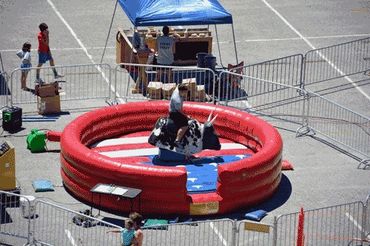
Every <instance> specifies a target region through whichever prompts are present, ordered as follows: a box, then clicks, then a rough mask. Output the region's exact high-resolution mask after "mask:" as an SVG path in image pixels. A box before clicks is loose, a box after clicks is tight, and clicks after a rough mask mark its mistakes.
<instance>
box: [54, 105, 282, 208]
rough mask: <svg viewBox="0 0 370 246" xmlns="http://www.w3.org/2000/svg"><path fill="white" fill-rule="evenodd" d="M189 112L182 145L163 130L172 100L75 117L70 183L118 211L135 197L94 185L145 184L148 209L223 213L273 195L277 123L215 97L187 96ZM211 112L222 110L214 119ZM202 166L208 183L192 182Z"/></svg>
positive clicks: (81, 195)
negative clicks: (203, 100)
mask: <svg viewBox="0 0 370 246" xmlns="http://www.w3.org/2000/svg"><path fill="white" fill-rule="evenodd" d="M184 112H185V113H186V114H187V115H189V116H190V117H191V118H192V119H194V120H190V121H189V124H190V125H189V130H188V132H187V133H186V135H185V137H184V138H183V140H182V142H181V146H174V145H173V144H172V142H171V137H168V136H169V135H168V134H165V133H163V132H161V131H162V130H163V127H164V126H170V124H167V122H166V119H165V118H163V117H165V116H167V115H168V101H147V102H135V103H128V104H121V105H115V106H110V107H106V108H102V109H98V110H94V111H91V112H88V113H85V114H83V115H81V116H80V117H78V118H76V119H75V120H74V121H72V122H71V123H70V124H68V125H67V126H66V127H65V129H64V130H63V132H62V134H61V137H60V145H61V157H60V159H61V175H62V179H63V182H64V185H65V187H66V189H67V190H68V191H69V192H70V193H71V194H72V195H73V196H74V197H76V198H77V199H79V200H81V201H82V202H85V203H88V204H92V205H93V206H95V207H99V208H101V209H103V210H107V211H113V212H115V213H118V214H125V213H128V212H130V209H131V206H130V205H131V203H130V202H131V201H129V200H126V199H117V197H116V196H112V195H105V194H102V195H100V197H99V198H98V199H93V196H92V194H91V192H90V190H91V189H92V188H93V187H94V186H95V185H96V184H98V183H103V184H114V185H117V186H125V187H132V188H138V189H141V190H142V193H141V197H140V207H136V206H135V208H134V209H135V210H140V212H141V213H142V214H167V215H208V214H223V213H228V212H232V211H235V210H237V209H241V208H247V207H250V206H253V205H255V204H258V203H260V202H262V201H264V200H266V199H268V198H269V197H270V196H272V195H273V193H274V192H275V190H276V189H277V187H278V185H279V183H280V180H281V162H282V140H281V137H280V135H279V133H278V132H277V130H276V129H275V128H273V127H272V126H271V125H270V124H268V123H267V122H265V121H263V120H261V119H259V118H257V117H255V116H253V115H250V114H248V113H246V112H243V111H239V110H237V109H233V108H229V107H224V106H215V105H213V104H206V103H195V102H185V103H184ZM212 112H213V115H214V116H216V115H217V118H215V119H213V121H212V120H211V119H210V118H209V116H210V114H211V113H212ZM153 127H154V130H153ZM167 128H169V127H167ZM167 130H168V129H167ZM172 137H173V136H172ZM208 140H210V141H208ZM148 141H149V143H148ZM113 142H115V143H113ZM209 142H211V143H209ZM153 145H155V146H157V147H159V148H160V151H159V149H158V148H157V147H154V146H153ZM203 149H204V150H203ZM209 149H210V150H209ZM198 152H199V153H198ZM171 153H172V154H173V155H172V154H171ZM191 168H193V169H191ZM198 168H201V170H203V174H202V175H203V176H204V178H206V179H207V178H208V180H206V181H204V182H203V183H204V187H207V188H205V189H202V188H200V187H203V185H202V183H200V184H198V185H192V182H195V180H198V179H199V180H201V176H202V175H199V177H198V176H197V177H193V176H191V175H194V173H195V172H196V169H198ZM204 170H205V172H204ZM210 177H213V178H212V180H209V178H210ZM207 184H211V186H207ZM212 185H213V186H212Z"/></svg>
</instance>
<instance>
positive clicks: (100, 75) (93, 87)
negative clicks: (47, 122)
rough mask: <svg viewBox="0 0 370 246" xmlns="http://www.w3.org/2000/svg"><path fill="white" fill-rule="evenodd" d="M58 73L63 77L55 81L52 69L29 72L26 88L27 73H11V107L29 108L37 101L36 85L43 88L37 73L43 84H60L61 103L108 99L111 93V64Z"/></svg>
mask: <svg viewBox="0 0 370 246" xmlns="http://www.w3.org/2000/svg"><path fill="white" fill-rule="evenodd" d="M55 69H56V71H57V72H58V74H62V75H64V77H62V78H54V72H53V68H52V67H41V68H40V69H38V68H35V67H32V68H30V69H29V70H28V72H27V77H26V79H25V82H24V85H22V81H21V80H22V76H25V75H24V74H25V72H26V71H25V70H22V69H20V68H19V69H15V70H14V71H13V72H12V73H11V85H10V93H11V102H12V104H29V103H35V102H36V101H37V97H36V95H35V88H36V85H39V84H40V83H36V73H37V71H38V70H39V73H40V78H41V80H42V82H44V83H54V82H58V85H59V95H60V99H61V100H62V101H69V100H86V99H107V98H109V97H110V93H112V91H111V78H110V75H111V68H110V66H109V65H108V64H82V65H70V66H56V67H55ZM22 74H23V75H22ZM24 86H25V87H24ZM22 87H24V88H22Z"/></svg>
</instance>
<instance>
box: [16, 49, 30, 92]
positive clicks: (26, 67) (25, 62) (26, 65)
mask: <svg viewBox="0 0 370 246" xmlns="http://www.w3.org/2000/svg"><path fill="white" fill-rule="evenodd" d="M17 56H18V57H19V58H20V59H21V60H22V61H21V66H20V67H21V69H22V76H21V88H22V90H25V91H29V90H30V89H29V88H28V87H27V85H26V83H27V75H28V72H29V71H30V67H32V64H31V44H30V43H29V42H25V43H24V44H23V46H22V49H21V50H19V51H18V52H17Z"/></svg>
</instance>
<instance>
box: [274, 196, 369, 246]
mask: <svg viewBox="0 0 370 246" xmlns="http://www.w3.org/2000/svg"><path fill="white" fill-rule="evenodd" d="M363 208H364V205H363V203H362V202H354V203H349V204H343V205H338V206H332V207H326V208H321V209H314V210H307V211H304V217H303V221H301V222H303V228H301V229H302V230H299V229H298V228H299V225H300V222H299V220H300V219H299V217H300V213H293V214H287V215H282V216H279V217H278V218H277V223H276V226H277V245H300V244H299V242H303V243H304V244H301V245H307V246H311V245H312V246H314V245H315V246H316V245H333V246H338V245H349V244H350V243H351V242H353V241H354V240H357V239H361V233H362V226H361V225H362V223H363V221H362V216H363V213H364V212H365V211H364V209H363ZM301 218H302V217H301Z"/></svg>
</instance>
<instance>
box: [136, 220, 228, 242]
mask: <svg viewBox="0 0 370 246" xmlns="http://www.w3.org/2000/svg"><path fill="white" fill-rule="evenodd" d="M233 223H234V221H232V220H229V219H223V220H212V221H194V222H187V223H176V224H169V225H160V226H154V227H144V228H143V230H144V235H145V236H144V243H143V244H144V245H161V246H162V245H168V246H172V245H176V246H204V245H212V246H218V245H219V246H234V245H235V241H234V240H235V238H234V234H233V230H232V228H233Z"/></svg>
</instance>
